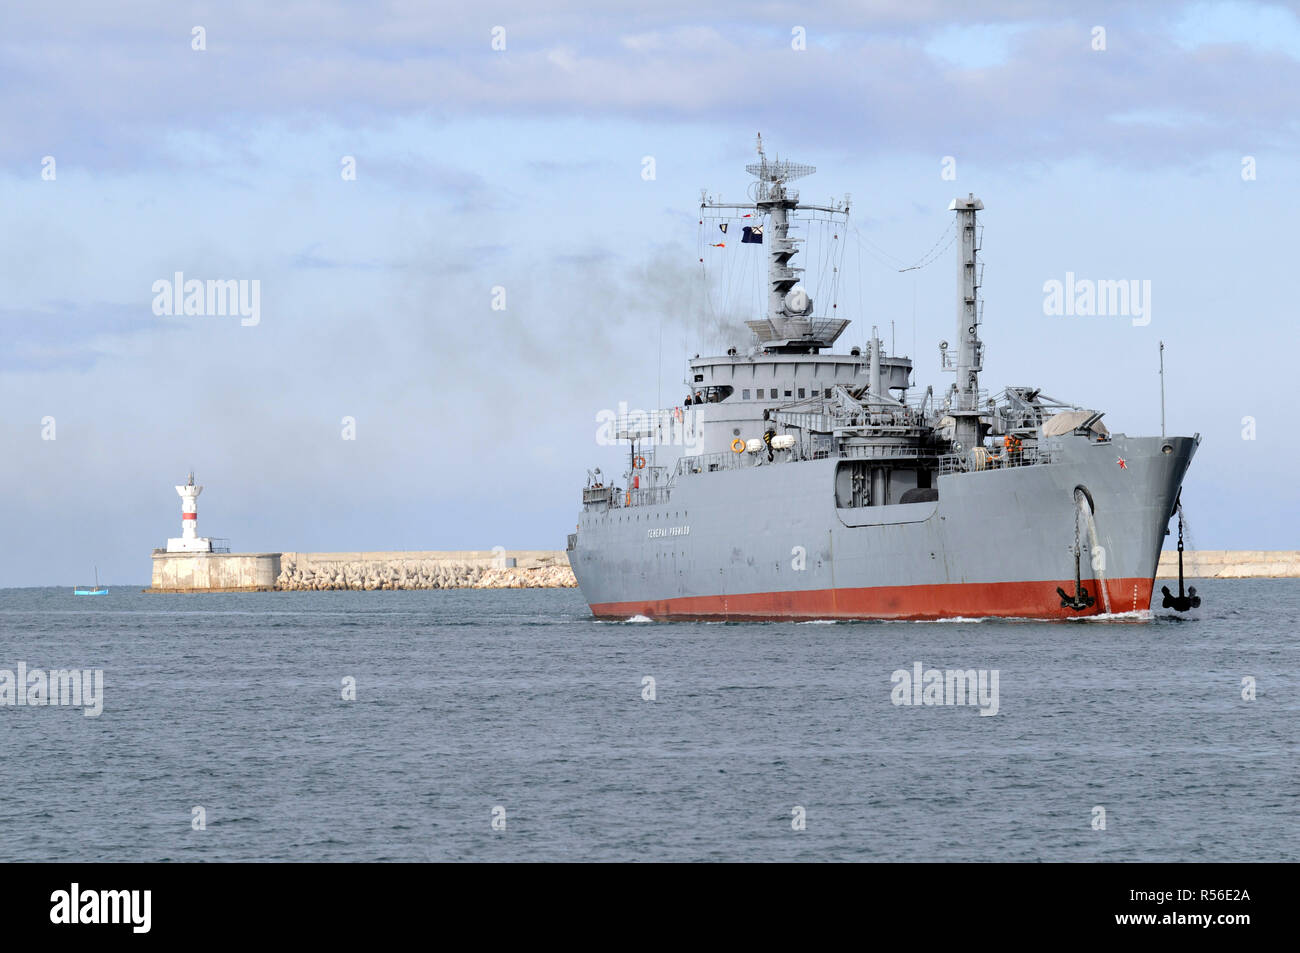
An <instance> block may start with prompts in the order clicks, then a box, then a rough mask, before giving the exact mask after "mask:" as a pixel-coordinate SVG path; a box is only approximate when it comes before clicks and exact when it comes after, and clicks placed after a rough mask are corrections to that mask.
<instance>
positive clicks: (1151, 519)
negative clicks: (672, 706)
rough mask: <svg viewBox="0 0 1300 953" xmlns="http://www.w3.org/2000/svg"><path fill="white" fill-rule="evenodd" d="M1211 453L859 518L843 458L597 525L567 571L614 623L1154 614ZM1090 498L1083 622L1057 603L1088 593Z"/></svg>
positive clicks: (1155, 445)
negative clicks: (1168, 540)
mask: <svg viewBox="0 0 1300 953" xmlns="http://www.w3.org/2000/svg"><path fill="white" fill-rule="evenodd" d="M1197 442H1198V441H1197V439H1196V438H1192V437H1170V438H1161V437H1154V438H1147V437H1141V438H1130V437H1126V436H1124V435H1115V437H1114V438H1113V439H1111V440H1108V441H1102V442H1099V441H1095V440H1089V439H1088V438H1086V437H1082V436H1079V437H1074V438H1066V439H1064V440H1063V441H1062V443H1061V447H1060V449H1059V450H1058V451H1057V453H1056V455H1055V458H1054V459H1055V460H1056V462H1053V463H1050V464H1036V465H1033V466H1024V467H1013V468H1008V469H996V470H987V471H981V472H971V473H954V474H946V475H941V476H939V477H938V480H937V489H938V491H939V499H938V500H937V501H932V502H925V503H909V504H895V505H887V506H878V507H861V508H857V509H850V510H846V509H841V508H837V507H836V505H835V498H834V493H833V483H834V475H835V468H836V466H837V464H838V463H839V461H837V460H835V459H827V460H816V461H801V462H787V463H782V462H777V463H774V464H766V463H763V464H761V465H758V466H753V467H744V468H741V469H735V470H723V471H718V472H713V473H703V474H688V475H685V476H682V477H679V478H678V481H677V483H676V484H675V485H674V486H673V488H672V491H671V494H670V495H669V497H668V499H667V501H666V502H664V503H660V504H657V505H645V506H630V507H626V506H625V507H614V508H612V509H607V510H600V511H596V510H590V509H589V510H585V511H584V512H583V513H582V515H581V517H580V522H579V526H578V532H577V533H576V534H575V536H574V538H573V540H572V543H571V548H570V550H569V553H568V555H569V560H570V564H571V565H572V567H573V570H574V574H575V576H576V578H577V581H578V584H579V586H580V587H581V589H582V592H583V595H584V597H585V598H586V600H587V602H588V605H589V606H590V607H591V611H592V613H593V615H595V616H597V617H601V618H629V617H633V616H643V617H647V618H650V619H714V620H753V619H759V620H763V619H788V620H813V619H916V620H933V619H943V618H957V617H1008V618H1048V619H1064V618H1078V617H1080V616H1089V615H1099V614H1102V613H1106V612H1108V611H1109V612H1110V613H1124V612H1143V611H1145V610H1147V609H1149V608H1150V605H1151V597H1152V590H1153V587H1154V580H1155V571H1156V564H1157V562H1158V561H1159V556H1160V550H1161V548H1162V546H1163V543H1164V538H1165V532H1166V527H1167V526H1168V522H1169V518H1170V516H1171V514H1172V513H1173V509H1174V505H1175V502H1176V500H1177V495H1178V490H1179V488H1180V487H1181V484H1182V478H1183V475H1184V473H1185V472H1186V470H1187V467H1188V465H1189V464H1190V461H1191V458H1192V455H1193V454H1194V453H1195V449H1196V445H1197ZM1166 448H1168V449H1167V450H1166ZM1120 461H1123V464H1122V465H1121V463H1120ZM1077 487H1083V488H1084V489H1085V490H1086V491H1087V496H1088V497H1089V498H1090V499H1091V501H1092V502H1091V508H1092V509H1093V510H1094V527H1095V534H1096V535H1095V542H1096V545H1095V546H1094V545H1093V542H1092V537H1091V536H1090V534H1088V533H1087V532H1086V531H1085V532H1083V533H1082V534H1081V535H1080V538H1079V539H1078V548H1079V552H1080V558H1079V560H1078V566H1079V574H1080V577H1081V578H1080V580H1079V583H1080V587H1081V589H1082V594H1083V595H1084V597H1085V599H1086V598H1091V599H1092V602H1091V604H1089V605H1087V606H1081V607H1079V608H1075V607H1074V606H1070V605H1062V602H1063V599H1062V594H1061V592H1058V589H1059V590H1061V591H1063V592H1064V594H1065V595H1066V596H1067V597H1070V598H1071V599H1073V597H1075V596H1076V594H1077V593H1078V590H1077V588H1076V581H1075V568H1076V559H1075V546H1076V535H1075V527H1076V525H1078V524H1079V523H1080V522H1083V524H1084V525H1085V526H1086V521H1080V520H1079V518H1078V508H1077V503H1076V494H1075V490H1076V488H1077ZM1094 549H1099V550H1102V552H1101V553H1095V552H1094Z"/></svg>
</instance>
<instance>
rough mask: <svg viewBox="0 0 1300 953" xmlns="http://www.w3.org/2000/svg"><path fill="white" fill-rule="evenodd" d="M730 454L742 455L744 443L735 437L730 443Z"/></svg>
mask: <svg viewBox="0 0 1300 953" xmlns="http://www.w3.org/2000/svg"><path fill="white" fill-rule="evenodd" d="M731 452H732V453H744V452H745V441H743V440H741V439H740V438H739V437H737V438H736V439H735V440H733V441H731Z"/></svg>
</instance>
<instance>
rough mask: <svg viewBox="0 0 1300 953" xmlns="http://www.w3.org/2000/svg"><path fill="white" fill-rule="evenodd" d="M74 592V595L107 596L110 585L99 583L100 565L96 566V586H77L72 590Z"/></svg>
mask: <svg viewBox="0 0 1300 953" xmlns="http://www.w3.org/2000/svg"><path fill="white" fill-rule="evenodd" d="M72 594H73V595H74V596H106V595H108V587H107V586H100V584H99V567H98V566H96V567H95V585H94V587H93V588H92V587H90V586H77V587H76V588H75V589H73V590H72Z"/></svg>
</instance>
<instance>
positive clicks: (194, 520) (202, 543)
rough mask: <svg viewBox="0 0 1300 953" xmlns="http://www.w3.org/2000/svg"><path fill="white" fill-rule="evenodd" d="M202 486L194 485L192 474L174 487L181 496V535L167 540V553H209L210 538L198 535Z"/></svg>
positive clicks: (210, 546) (210, 548)
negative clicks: (184, 481) (185, 481)
mask: <svg viewBox="0 0 1300 953" xmlns="http://www.w3.org/2000/svg"><path fill="white" fill-rule="evenodd" d="M202 492H203V487H201V486H195V485H194V474H193V473H191V474H190V478H189V482H187V483H186V484H185V485H184V486H178V487H176V494H177V495H178V496H179V497H180V498H181V535H180V538H178V539H176V538H173V539H169V540H167V552H169V553H210V552H212V540H211V539H209V538H208V537H206V536H199V506H198V498H199V494H200V493H202Z"/></svg>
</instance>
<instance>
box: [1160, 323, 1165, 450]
mask: <svg viewBox="0 0 1300 953" xmlns="http://www.w3.org/2000/svg"><path fill="white" fill-rule="evenodd" d="M1164 435H1165V342H1164V341H1161V342H1160V436H1162V437H1163V436H1164Z"/></svg>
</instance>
